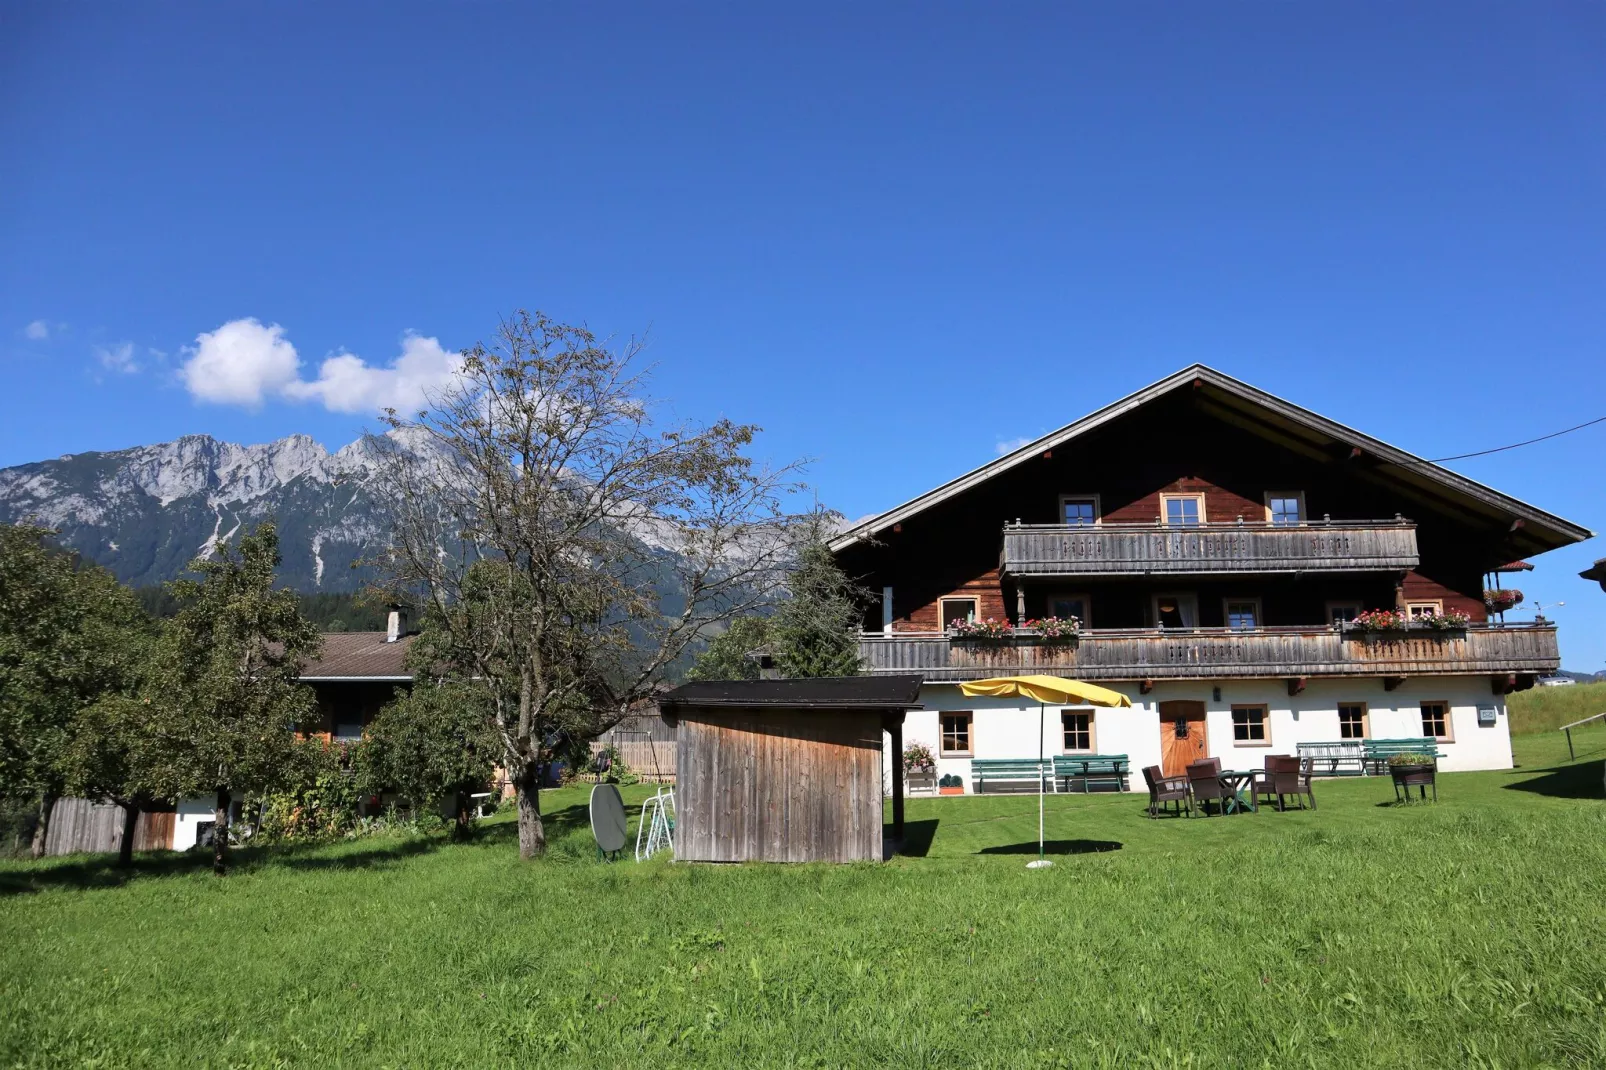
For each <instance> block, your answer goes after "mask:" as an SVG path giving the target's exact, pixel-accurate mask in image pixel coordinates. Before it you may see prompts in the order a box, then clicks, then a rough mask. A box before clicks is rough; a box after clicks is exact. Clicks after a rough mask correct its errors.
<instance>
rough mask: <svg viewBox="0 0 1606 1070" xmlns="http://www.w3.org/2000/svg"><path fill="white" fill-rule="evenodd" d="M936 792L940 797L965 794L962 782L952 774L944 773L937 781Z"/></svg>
mask: <svg viewBox="0 0 1606 1070" xmlns="http://www.w3.org/2000/svg"><path fill="white" fill-rule="evenodd" d="M937 791H938V793H939V794H942V795H963V794H964V793H965V782H964V780H963V779H962V778H961V777H959V776H957V775H955V774H954V773H944V774H943V775H942V778H941V779H940V780H938V781H937Z"/></svg>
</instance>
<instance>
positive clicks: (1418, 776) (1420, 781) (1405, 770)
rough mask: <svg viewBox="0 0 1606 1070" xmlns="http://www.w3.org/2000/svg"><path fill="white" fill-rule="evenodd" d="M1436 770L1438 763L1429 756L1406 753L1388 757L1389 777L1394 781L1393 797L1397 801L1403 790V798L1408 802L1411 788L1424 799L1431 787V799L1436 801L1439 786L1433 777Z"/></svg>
mask: <svg viewBox="0 0 1606 1070" xmlns="http://www.w3.org/2000/svg"><path fill="white" fill-rule="evenodd" d="M1437 769H1438V763H1437V761H1436V760H1435V759H1434V757H1433V755H1431V754H1425V753H1422V752H1420V751H1406V752H1404V753H1401V754H1391V755H1389V776H1390V777H1392V778H1393V779H1394V797H1395V798H1396V799H1399V798H1400V797H1401V792H1402V790H1403V792H1404V797H1405V798H1406V799H1407V800H1409V799H1410V798H1411V789H1412V788H1413V787H1414V788H1416V789H1417V790H1418V791H1419V792H1421V794H1422V795H1423V797H1426V796H1427V790H1428V787H1429V785H1431V786H1432V787H1433V798H1434V799H1437V798H1438V797H1439V786H1438V784H1437V783H1436V782H1435V780H1436V778H1435V776H1434V774H1435V772H1436V771H1437Z"/></svg>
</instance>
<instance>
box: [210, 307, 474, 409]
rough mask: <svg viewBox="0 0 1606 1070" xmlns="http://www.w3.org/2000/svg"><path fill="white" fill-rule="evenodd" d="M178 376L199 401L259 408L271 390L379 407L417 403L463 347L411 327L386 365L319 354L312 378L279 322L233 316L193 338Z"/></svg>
mask: <svg viewBox="0 0 1606 1070" xmlns="http://www.w3.org/2000/svg"><path fill="white" fill-rule="evenodd" d="M195 341H196V346H195V348H194V349H190V350H186V353H187V354H188V358H187V359H186V360H185V361H184V364H183V366H182V367H181V368H180V375H181V376H182V377H183V380H184V383H185V385H186V386H187V387H189V391H190V394H191V395H192V396H194V397H195V398H196V399H197V400H199V401H211V402H217V403H220V404H233V405H246V406H250V407H253V408H254V407H256V406H258V405H260V404H262V402H263V400H264V399H266V398H270V397H281V398H285V399H286V400H290V401H317V402H320V403H322V405H323V406H324V408H326V409H329V410H330V411H331V412H350V413H376V412H378V411H379V410H381V409H385V408H394V409H397V410H400V411H403V412H405V411H407V410H409V409H416V408H418V407H419V406H420V405H422V404H424V402H425V401H426V399H427V397H428V396H429V395H430V394H431V393H432V392H434V391H436V390H439V389H441V388H442V387H445V386H446V385H447V384H448V383H450V382H451V380H452V379H453V377H454V376H455V375H456V374H457V371H458V369H459V368H460V367H461V366H462V363H463V357H462V354H460V353H455V352H450V351H448V350H446V349H443V348H442V347H441V344H440V342H439V341H437V340H436V339H434V338H426V337H424V336H422V335H419V334H414V333H411V332H409V333H408V334H406V335H404V336H403V337H402V351H401V354H400V355H399V356H398V357H397V358H396V359H395V360H393V361H391V362H390V364H389V365H386V366H379V365H370V364H369V363H368V362H367V361H365V360H363V359H362V358H361V357H359V356H357V355H356V354H354V353H336V354H334V355H333V356H330V357H327V358H325V359H324V361H323V363H322V364H321V365H320V366H319V368H318V377H317V378H316V379H311V380H308V379H303V378H302V377H301V358H300V356H299V355H297V353H296V349H295V346H293V345H291V344H290V342H289V340H288V339H286V338H285V337H284V328H283V327H280V326H279V325H278V324H274V325H273V326H271V327H264V326H263V325H262V324H261V323H260V322H259V321H257V320H255V319H241V320H231V321H230V322H228V323H225V324H224V325H223V326H221V327H219V328H218V329H217V330H215V331H212V332H211V333H209V334H202V335H200V336H199V337H198V338H196V340H195Z"/></svg>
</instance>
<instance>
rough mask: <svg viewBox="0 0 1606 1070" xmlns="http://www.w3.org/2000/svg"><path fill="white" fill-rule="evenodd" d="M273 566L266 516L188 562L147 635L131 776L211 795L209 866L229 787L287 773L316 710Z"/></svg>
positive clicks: (302, 632)
mask: <svg viewBox="0 0 1606 1070" xmlns="http://www.w3.org/2000/svg"><path fill="white" fill-rule="evenodd" d="M278 564H279V537H278V534H277V532H276V531H275V529H274V526H273V524H272V523H264V524H262V525H261V526H259V527H258V528H257V529H256V530H255V531H254V532H252V533H250V534H247V535H245V536H243V537H242V538H241V539H240V541H239V545H238V547H235V546H233V545H230V544H228V543H221V544H219V545H218V547H217V550H216V552H215V554H214V555H213V556H212V557H208V558H199V559H197V560H195V561H192V562H191V563H190V570H191V571H193V572H195V573H198V574H199V575H200V577H201V578H200V579H199V580H176V581H174V582H173V583H172V584H170V585H169V587H170V589H171V590H172V592H173V593H174V594H175V595H176V596H177V597H178V598H179V599H180V601H181V602H182V608H181V609H180V610H179V611H178V613H177V614H176V615H175V616H174V617H173V618H172V620H170V621H169V622H168V624H167V627H166V628H165V629H164V630H163V632H162V636H161V639H160V640H159V641H158V642H157V644H156V649H155V652H154V655H153V657H152V659H151V666H150V671H149V673H148V675H147V679H146V683H145V687H144V689H143V694H142V695H141V698H142V699H144V700H146V703H147V706H148V709H149V710H150V711H151V717H150V721H149V724H148V732H149V737H148V738H149V747H148V749H147V751H146V753H147V755H148V757H149V761H148V763H145V768H144V769H143V770H142V772H141V782H142V784H144V785H145V786H146V787H148V788H149V789H150V793H151V794H152V795H155V796H157V797H161V798H185V797H190V796H195V795H211V796H213V797H215V799H216V813H215V817H216V826H215V829H214V835H213V855H212V866H213V870H214V871H215V872H216V873H217V874H218V875H220V876H221V875H222V874H223V873H225V872H226V871H227V867H228V824H229V808H230V804H231V803H232V801H233V798H234V795H235V793H237V792H239V793H243V792H245V791H251V790H256V791H269V790H274V789H275V788H276V787H277V786H278V785H280V784H283V783H285V782H287V781H291V780H293V779H294V777H295V773H296V771H297V770H298V768H299V766H298V758H299V755H298V751H297V747H298V746H299V743H298V740H297V738H296V735H295V732H296V730H297V729H307V728H310V727H311V726H312V724H313V722H314V720H315V718H316V715H317V707H316V703H315V702H314V700H313V694H312V690H311V689H310V688H308V687H306V686H304V685H302V684H299V683H297V678H298V677H299V675H300V671H301V665H302V663H303V662H304V661H306V660H307V659H308V658H311V657H313V656H315V655H316V654H317V652H318V648H319V644H320V642H321V640H320V638H319V635H318V631H317V629H316V628H315V627H313V625H312V624H310V623H309V622H308V621H307V620H306V619H305V618H304V617H302V615H301V613H300V610H299V607H298V604H297V599H296V595H295V592H293V591H285V590H274V587H273V575H274V570H275V569H276V568H277V567H278Z"/></svg>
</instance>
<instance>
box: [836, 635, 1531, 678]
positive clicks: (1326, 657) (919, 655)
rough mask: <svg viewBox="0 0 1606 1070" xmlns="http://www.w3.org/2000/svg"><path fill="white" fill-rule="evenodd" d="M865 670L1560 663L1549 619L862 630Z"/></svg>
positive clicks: (1185, 670)
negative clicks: (1056, 634) (1417, 627)
mask: <svg viewBox="0 0 1606 1070" xmlns="http://www.w3.org/2000/svg"><path fill="white" fill-rule="evenodd" d="M859 651H860V654H861V655H862V656H863V658H864V662H865V667H866V669H867V670H868V671H870V672H872V673H881V672H920V673H923V674H925V677H926V679H928V680H974V679H979V678H981V677H985V676H1000V675H1013V674H1017V673H1049V674H1051V675H1056V676H1071V677H1075V678H1076V679H1079V680H1183V679H1210V678H1221V677H1305V676H1446V675H1471V674H1482V673H1491V674H1496V673H1506V674H1509V673H1540V674H1543V673H1551V672H1555V671H1556V670H1557V669H1559V668H1560V667H1561V655H1560V653H1559V651H1558V648H1557V646H1556V629H1555V626H1554V625H1548V624H1546V625H1524V624H1519V625H1502V626H1481V625H1474V626H1472V627H1470V628H1468V629H1466V630H1465V631H1455V632H1432V631H1422V632H1415V631H1412V632H1405V633H1382V634H1373V635H1365V634H1361V633H1353V632H1352V633H1344V632H1339V631H1334V630H1330V629H1313V628H1260V629H1256V630H1254V631H1232V630H1228V629H1225V628H1197V629H1192V630H1188V631H1180V630H1177V631H1174V630H1170V629H1167V630H1165V631H1159V630H1155V629H1138V630H1127V629H1095V630H1091V631H1085V632H1083V633H1082V635H1081V637H1080V638H1079V639H1077V640H1074V641H1071V642H1044V641H1042V640H1041V639H1039V638H1037V637H1035V636H1026V635H1016V636H1013V637H1011V638H1009V639H1002V640H976V639H957V638H952V637H950V636H947V635H938V634H915V633H907V632H905V633H894V634H892V635H890V636H883V635H875V634H868V635H865V636H863V637H861V639H860V641H859Z"/></svg>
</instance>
